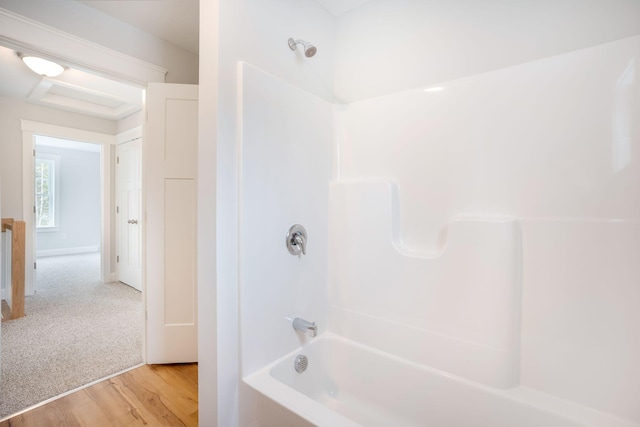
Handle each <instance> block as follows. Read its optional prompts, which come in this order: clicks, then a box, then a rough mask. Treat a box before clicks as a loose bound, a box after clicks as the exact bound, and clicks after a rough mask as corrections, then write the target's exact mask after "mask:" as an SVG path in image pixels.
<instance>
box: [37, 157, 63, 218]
mask: <svg viewBox="0 0 640 427" xmlns="http://www.w3.org/2000/svg"><path fill="white" fill-rule="evenodd" d="M55 157H57V156H47V155H40V156H38V157H37V158H36V165H35V187H36V188H35V190H36V191H35V193H36V227H37V228H39V229H51V228H54V227H56V225H57V220H58V219H57V215H56V209H57V203H56V195H57V194H56V193H57V191H56V190H57V179H56V177H57V175H58V170H57V166H58V164H59V162H57V161H56V159H55Z"/></svg>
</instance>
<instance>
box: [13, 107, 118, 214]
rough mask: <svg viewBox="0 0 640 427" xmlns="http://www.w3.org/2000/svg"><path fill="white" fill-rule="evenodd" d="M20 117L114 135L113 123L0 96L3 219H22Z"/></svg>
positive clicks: (114, 125) (114, 126)
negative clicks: (3, 183)
mask: <svg viewBox="0 0 640 427" xmlns="http://www.w3.org/2000/svg"><path fill="white" fill-rule="evenodd" d="M20 119H25V120H33V121H36V122H43V123H49V124H53V125H58V126H66V127H70V128H75V129H82V130H87V131H93V132H99V133H105V134H111V135H113V134H115V128H116V124H115V122H113V121H111V120H104V119H98V118H93V117H88V116H84V115H81V114H74V113H69V112H66V111H60V110H54V109H51V108H47V107H41V106H38V105H33V104H28V103H26V102H24V101H21V100H18V99H12V98H6V97H0V131H1V132H2V140H0V174H1V175H2V180H3V182H5V183H7V182H8V183H11V185H7V184H5V185H3V188H2V207H3V212H2V214H3V216H4V217H5V218H15V219H19V220H22V219H23V218H24V217H23V213H22V132H21V131H20Z"/></svg>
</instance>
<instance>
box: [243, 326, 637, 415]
mask: <svg viewBox="0 0 640 427" xmlns="http://www.w3.org/2000/svg"><path fill="white" fill-rule="evenodd" d="M300 354H303V355H305V356H307V358H308V367H307V369H306V370H305V371H304V372H302V373H298V372H296V370H295V369H294V360H295V358H296V356H298V355H300ZM244 381H245V382H246V383H247V384H248V385H249V386H251V387H252V388H254V389H255V390H257V391H258V392H260V393H262V394H263V395H265V396H266V397H268V398H270V399H271V400H273V401H275V402H277V403H278V404H280V405H282V406H284V407H285V408H287V409H288V410H290V411H292V412H294V413H295V414H297V415H298V416H300V417H302V418H304V419H305V420H307V421H309V422H311V423H312V424H314V425H317V426H326V427H355V426H367V427H388V426H397V427H418V426H421V427H425V426H427V427H474V426H483V427H513V426H518V427H541V426H544V427H578V426H582V427H586V426H590V427H596V426H598V427H638V424H635V423H631V422H629V421H626V420H623V419H619V418H615V417H612V416H611V415H609V414H605V413H602V412H597V411H594V410H592V409H590V408H587V407H584V406H580V405H577V404H575V403H572V402H568V401H564V400H561V399H558V398H555V397H553V396H549V395H546V394H542V393H538V392H536V391H534V390H531V389H527V388H524V387H515V388H512V389H508V390H498V389H494V388H491V387H487V386H483V385H480V384H478V383H474V382H471V381H467V380H464V379H461V378H458V377H455V376H452V375H449V374H447V373H444V372H442V371H438V370H435V369H431V368H428V367H424V366H422V365H418V364H415V363H412V362H410V361H407V360H403V359H400V358H398V357H395V356H393V355H390V354H387V353H383V352H381V351H378V350H376V349H373V348H371V347H367V346H364V345H361V344H359V343H356V342H354V341H351V340H348V339H345V338H343V337H341V336H338V335H335V334H333V333H329V332H327V333H324V334H322V335H321V336H319V337H317V338H315V339H314V340H313V341H312V342H311V343H310V344H308V345H306V346H304V347H301V348H298V349H297V350H296V351H294V352H292V353H290V354H288V355H286V356H284V357H282V358H281V359H279V360H277V361H275V362H274V363H272V364H270V365H268V366H266V367H264V368H262V369H260V370H258V371H257V372H255V373H253V374H251V375H249V376H246V377H245V378H244Z"/></svg>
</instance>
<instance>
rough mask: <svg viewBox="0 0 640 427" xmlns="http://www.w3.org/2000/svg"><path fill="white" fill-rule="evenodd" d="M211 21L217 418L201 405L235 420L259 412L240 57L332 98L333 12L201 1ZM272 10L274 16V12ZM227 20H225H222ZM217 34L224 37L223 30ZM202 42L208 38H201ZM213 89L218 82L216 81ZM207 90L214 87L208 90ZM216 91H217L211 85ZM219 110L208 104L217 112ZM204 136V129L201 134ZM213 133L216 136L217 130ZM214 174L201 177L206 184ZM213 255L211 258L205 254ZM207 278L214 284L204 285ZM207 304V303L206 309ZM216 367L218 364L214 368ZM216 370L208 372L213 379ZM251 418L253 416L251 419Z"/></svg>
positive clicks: (284, 4) (278, 1)
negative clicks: (244, 339) (243, 321)
mask: <svg viewBox="0 0 640 427" xmlns="http://www.w3.org/2000/svg"><path fill="white" fill-rule="evenodd" d="M201 14H203V15H202V16H201V19H202V20H203V21H209V20H210V21H212V22H219V25H220V27H219V32H218V33H217V44H218V49H219V57H218V58H219V64H218V67H219V68H218V70H217V71H218V72H217V73H216V74H214V72H215V71H216V70H215V65H214V64H211V65H210V67H211V68H209V70H210V73H209V72H206V71H205V70H202V71H203V72H202V76H203V79H204V78H205V76H209V78H214V76H217V90H218V93H217V94H216V95H217V96H218V100H219V102H218V104H217V108H218V111H217V113H218V114H217V124H218V128H217V147H216V155H217V161H216V166H217V182H218V185H217V191H216V197H217V201H216V203H217V207H218V209H217V215H218V216H217V220H218V223H217V248H216V250H217V254H218V256H217V268H218V271H217V295H216V298H217V319H216V320H217V325H218V330H217V338H218V343H217V345H218V348H220V349H224V351H220V352H219V353H218V360H217V371H218V382H217V384H218V391H217V393H218V410H219V415H218V417H217V420H216V419H212V418H211V417H212V416H214V414H212V412H213V411H209V409H208V408H204V407H203V408H201V411H200V416H201V417H202V418H201V423H203V424H209V425H214V424H217V425H221V426H233V425H237V423H238V410H239V409H238V408H239V404H243V405H244V406H243V407H242V408H241V409H240V412H241V413H243V415H246V416H247V417H248V418H249V419H251V418H252V417H253V415H254V414H251V413H250V411H249V410H247V409H246V403H248V402H247V401H245V400H244V399H243V401H242V402H238V393H239V391H238V385H239V382H238V381H239V366H238V359H239V355H238V353H237V352H236V350H235V349H237V348H238V339H239V337H238V297H237V295H238V277H237V269H238V264H237V251H238V243H237V242H238V234H237V229H238V220H237V217H238V182H237V173H238V170H237V167H238V153H237V149H238V145H237V144H238V135H237V134H236V126H237V125H238V116H237V105H236V97H237V83H238V82H237V63H238V61H246V62H247V63H248V64H251V65H253V66H256V67H258V68H260V69H262V70H264V71H266V72H268V73H270V74H272V75H274V76H276V77H278V78H280V79H283V80H285V81H288V82H290V83H293V84H295V85H296V86H298V87H301V88H302V89H304V90H307V91H309V92H311V93H313V94H315V95H317V96H319V97H321V98H323V99H331V98H332V87H333V80H332V70H333V49H334V41H333V38H334V35H333V18H332V17H331V16H330V15H329V14H328V12H327V11H326V10H325V9H324V8H322V7H321V6H319V5H318V4H317V3H315V2H314V1H312V0H303V1H292V0H275V1H269V2H264V1H260V0H242V1H238V0H220V1H219V10H218V11H217V14H216V11H215V10H212V8H209V9H207V7H203V5H201ZM267 17H268V18H267ZM218 20H219V21H218ZM208 36H209V37H212V38H214V39H215V38H216V34H215V33H209V34H208ZM289 37H296V38H304V39H307V40H309V41H310V42H312V43H314V44H315V45H316V46H317V47H318V53H317V54H316V56H315V57H314V58H311V59H306V58H304V56H303V55H302V54H301V53H300V52H292V51H291V50H290V49H289V47H288V46H287V39H288V38H289ZM201 46H202V45H201ZM210 90H213V89H210ZM205 96H207V95H205ZM209 96H213V95H212V94H211V93H210V94H209ZM212 113H213V111H205V112H203V114H205V117H206V115H207V114H212ZM201 136H202V135H201ZM210 137H211V136H210ZM205 144H206V145H204V146H202V144H201V150H206V152H210V151H209V149H210V147H211V146H212V144H213V141H212V140H211V139H207V141H206V143H205ZM207 182H211V180H210V179H209V180H203V181H201V184H200V185H201V186H202V187H204V186H205V185H206V184H205V183H207ZM202 262H210V260H201V261H200V263H202ZM200 286H201V287H203V286H207V285H206V284H202V283H201V285H200ZM201 312H202V310H201ZM200 325H201V326H200V328H201V329H200V331H201V334H204V335H205V336H212V335H213V333H212V332H211V331H210V330H208V328H209V327H211V328H213V327H214V325H213V324H212V323H211V322H208V323H203V322H200ZM209 361H211V362H213V363H216V362H215V357H214V356H213V355H211V354H209V355H205V357H204V359H203V358H201V359H200V361H199V363H200V365H203V364H204V365H205V369H206V365H207V363H211V362H209ZM209 372H211V371H210V370H209ZM207 380H208V378H202V379H201V382H202V381H207ZM244 421H245V423H241V425H246V421H247V419H246V418H245V419H244Z"/></svg>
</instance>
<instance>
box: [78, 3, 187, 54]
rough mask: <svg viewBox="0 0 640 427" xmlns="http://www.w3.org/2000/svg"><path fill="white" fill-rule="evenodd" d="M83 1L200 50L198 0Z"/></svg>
mask: <svg viewBox="0 0 640 427" xmlns="http://www.w3.org/2000/svg"><path fill="white" fill-rule="evenodd" d="M79 3H83V4H85V5H87V6H89V7H92V8H94V9H97V10H99V11H101V12H103V13H106V14H107V15H111V16H112V17H114V18H116V19H119V20H120V21H124V22H126V23H128V24H131V25H133V26H134V27H137V28H140V29H141V30H144V31H146V32H148V33H151V34H153V35H154V36H156V37H158V38H161V39H162V40H165V41H167V42H169V43H171V44H174V45H176V46H178V47H180V48H182V49H184V50H187V51H189V52H191V53H194V54H196V55H197V54H198V28H199V1H198V0H128V1H122V0H90V1H86V0H80V1H79Z"/></svg>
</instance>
